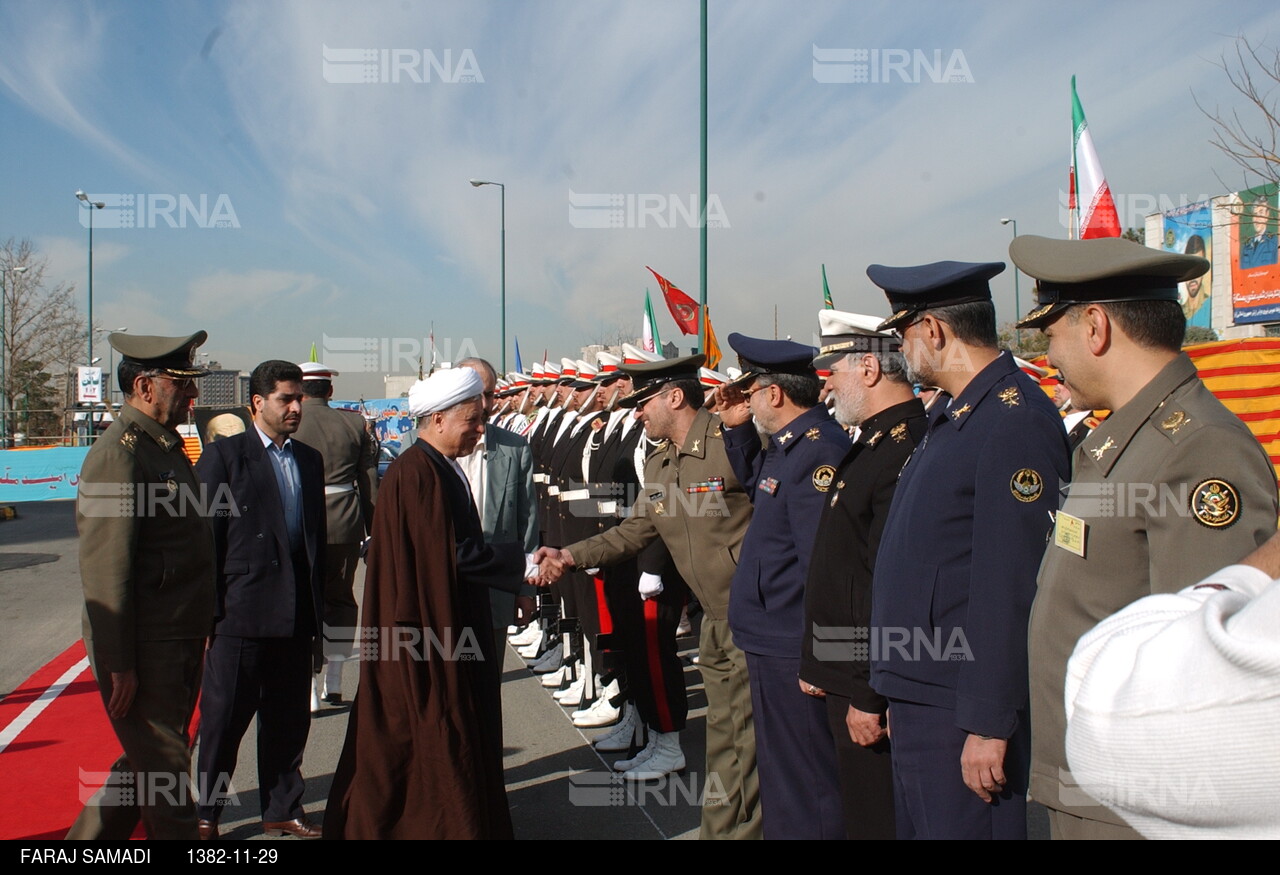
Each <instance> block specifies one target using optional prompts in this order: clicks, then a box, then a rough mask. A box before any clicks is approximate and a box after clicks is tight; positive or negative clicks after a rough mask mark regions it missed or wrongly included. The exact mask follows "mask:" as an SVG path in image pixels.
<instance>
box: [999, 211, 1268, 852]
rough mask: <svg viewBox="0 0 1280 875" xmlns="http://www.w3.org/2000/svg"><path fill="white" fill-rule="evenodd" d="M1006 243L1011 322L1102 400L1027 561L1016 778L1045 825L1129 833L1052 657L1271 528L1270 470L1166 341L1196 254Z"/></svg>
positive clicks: (1202, 265) (1075, 390) (1084, 833)
mask: <svg viewBox="0 0 1280 875" xmlns="http://www.w3.org/2000/svg"><path fill="white" fill-rule="evenodd" d="M1009 254H1010V256H1011V257H1012V258H1013V261H1014V263H1015V264H1016V265H1017V266H1018V267H1019V268H1021V269H1022V271H1023V273H1026V274H1028V275H1029V276H1032V277H1035V279H1036V280H1037V289H1036V302H1037V304H1038V306H1037V307H1036V309H1035V310H1033V311H1032V312H1031V313H1030V314H1028V315H1027V317H1026V318H1025V319H1023V320H1022V321H1021V322H1020V323H1018V327H1019V328H1039V329H1041V330H1042V331H1043V332H1044V333H1045V335H1046V336H1047V337H1048V338H1049V361H1050V364H1052V365H1053V366H1054V367H1056V368H1059V369H1060V370H1061V373H1062V376H1063V378H1064V379H1065V380H1066V383H1067V387H1068V388H1069V389H1070V390H1071V395H1072V402H1073V403H1074V404H1077V405H1078V406H1080V407H1083V408H1086V409H1096V408H1105V409H1109V410H1111V411H1112V413H1111V415H1110V416H1109V417H1108V418H1107V419H1106V420H1105V421H1104V422H1102V424H1101V425H1099V426H1098V427H1097V428H1096V429H1094V430H1093V432H1092V433H1091V434H1089V435H1088V436H1087V437H1085V438H1084V441H1083V442H1082V443H1081V444H1080V446H1079V447H1078V448H1077V449H1076V451H1075V454H1074V455H1073V457H1072V480H1071V487H1070V489H1069V491H1068V493H1067V500H1066V502H1065V504H1064V505H1063V507H1062V509H1061V510H1060V511H1059V512H1058V514H1057V518H1056V523H1055V525H1054V529H1053V538H1052V541H1051V543H1050V546H1049V548H1048V552H1047V554H1046V556H1045V561H1044V565H1043V566H1042V567H1041V569H1040V579H1039V588H1038V590H1037V592H1036V599H1035V606H1034V608H1033V610H1032V613H1031V633H1030V642H1031V645H1030V646H1031V664H1032V666H1033V669H1032V675H1031V684H1032V687H1031V689H1032V693H1031V695H1032V698H1031V713H1032V714H1033V715H1034V721H1035V723H1034V726H1033V739H1034V740H1033V745H1034V746H1033V750H1032V773H1031V790H1032V794H1033V795H1034V797H1035V799H1036V800H1037V801H1038V802H1041V803H1043V804H1044V805H1045V806H1047V807H1048V808H1049V816H1050V821H1049V822H1050V827H1051V830H1052V834H1053V836H1054V837H1055V838H1137V837H1138V834H1137V833H1136V832H1134V831H1133V830H1132V829H1131V828H1129V827H1128V826H1127V825H1125V823H1124V821H1123V820H1122V819H1121V818H1120V817H1119V816H1118V815H1116V814H1115V813H1114V812H1112V811H1111V810H1110V809H1108V808H1105V807H1104V806H1102V805H1101V804H1099V803H1098V802H1096V801H1095V800H1094V799H1092V798H1091V797H1090V796H1088V795H1087V794H1086V793H1084V792H1083V791H1082V790H1081V789H1080V788H1079V787H1077V786H1076V785H1075V784H1074V782H1073V781H1072V779H1071V776H1070V772H1069V771H1068V767H1067V760H1066V755H1065V752H1064V738H1065V734H1066V718H1065V715H1064V708H1063V688H1064V684H1065V678H1066V669H1067V660H1068V658H1070V656H1071V652H1072V650H1073V648H1074V647H1075V645H1076V641H1077V640H1078V639H1079V638H1080V636H1081V635H1083V634H1084V633H1085V632H1088V631H1089V630H1090V629H1092V628H1093V627H1094V626H1095V625H1096V624H1097V623H1098V622H1099V621H1101V620H1103V619H1105V618H1106V617H1107V616H1109V615H1111V614H1113V613H1115V612H1116V611H1118V610H1120V609H1121V608H1123V607H1125V606H1126V605H1128V604H1130V603H1131V602H1133V601H1136V600H1137V599H1139V598H1141V597H1143V596H1146V595H1150V594H1152V593H1167V592H1176V591H1177V590H1179V589H1181V588H1182V587H1183V586H1185V585H1186V583H1187V581H1194V580H1197V579H1199V578H1201V577H1203V576H1205V575H1206V574H1209V573H1210V572H1212V571H1214V570H1215V569H1217V568H1220V567H1222V566H1224V565H1229V564H1231V563H1233V562H1235V561H1236V560H1238V559H1239V558H1240V557H1241V556H1243V555H1245V554H1246V553H1248V552H1249V551H1251V550H1252V549H1253V548H1255V547H1257V546H1258V545H1260V544H1262V543H1263V542H1264V541H1265V540H1267V538H1268V537H1270V536H1271V535H1273V534H1275V530H1276V511H1277V508H1276V480H1275V471H1274V469H1273V468H1272V465H1271V461H1270V459H1268V457H1267V454H1266V452H1265V451H1264V450H1263V449H1262V447H1261V445H1260V444H1259V443H1258V441H1257V439H1256V438H1255V437H1254V436H1253V434H1252V433H1251V432H1250V431H1249V429H1248V427H1246V426H1245V424H1244V423H1243V422H1241V421H1240V419H1239V418H1238V417H1236V416H1235V415H1234V414H1232V413H1231V412H1230V411H1228V410H1227V409H1226V408H1225V407H1223V406H1222V403H1221V402H1220V401H1218V399H1217V398H1215V397H1214V396H1213V395H1212V394H1211V393H1210V392H1209V390H1208V389H1206V388H1205V387H1204V384H1203V383H1201V382H1200V378H1199V377H1198V376H1197V374H1196V369H1195V366H1194V365H1193V364H1192V363H1191V360H1190V359H1189V358H1187V356H1186V355H1185V354H1183V353H1182V352H1181V345H1182V338H1183V335H1184V333H1185V331H1186V319H1185V317H1184V315H1183V313H1182V308H1181V306H1180V305H1179V304H1178V283H1180V282H1186V281H1189V280H1193V279H1195V278H1196V277H1199V276H1201V275H1203V274H1204V273H1205V271H1207V270H1208V269H1209V262H1207V261H1206V260H1205V259H1203V258H1200V257H1199V256H1194V255H1182V254H1178V253H1170V252H1164V251H1162V250H1159V249H1149V248H1147V247H1145V246H1141V245H1139V244H1136V243H1132V242H1130V241H1127V240H1121V239H1105V240H1049V239H1046V238H1044V237H1035V236H1030V235H1028V236H1025V237H1019V238H1018V239H1017V241H1015V243H1014V245H1013V246H1011V247H1010V249H1009ZM1187 719H1189V720H1191V719H1194V717H1193V716H1190V715H1189V716H1188V718H1187ZM1117 792H1119V793H1124V794H1133V793H1141V792H1149V788H1148V787H1147V786H1146V785H1143V786H1142V787H1124V788H1117Z"/></svg>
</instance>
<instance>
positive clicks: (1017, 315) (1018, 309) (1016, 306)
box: [1000, 219, 1022, 347]
mask: <svg viewBox="0 0 1280 875" xmlns="http://www.w3.org/2000/svg"><path fill="white" fill-rule="evenodd" d="M1000 224H1001V225H1013V239H1014V240H1017V239H1018V220H1017V219H1001V220H1000ZM1021 318H1022V304H1021V303H1020V301H1019V298H1018V266H1017V265H1016V264H1015V265H1014V266H1013V322H1014V324H1015V325H1016V324H1017V323H1018V320H1019V319H1021ZM1014 330H1015V331H1017V338H1018V346H1019V347H1021V346H1022V332H1021V331H1018V330H1017V329H1014Z"/></svg>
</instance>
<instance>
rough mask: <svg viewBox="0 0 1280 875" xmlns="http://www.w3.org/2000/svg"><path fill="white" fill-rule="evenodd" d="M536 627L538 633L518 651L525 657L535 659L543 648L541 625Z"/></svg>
mask: <svg viewBox="0 0 1280 875" xmlns="http://www.w3.org/2000/svg"><path fill="white" fill-rule="evenodd" d="M534 628H535V629H537V635H535V636H534V638H533V640H532V641H531V642H529V643H528V644H526V645H525V646H524V647H521V648H520V649H519V650H518V651H517V652H518V653H519V654H520V655H521V656H523V657H524V658H525V659H533V658H534V657H535V656H537V655H538V653H539V651H541V650H542V628H541V627H534Z"/></svg>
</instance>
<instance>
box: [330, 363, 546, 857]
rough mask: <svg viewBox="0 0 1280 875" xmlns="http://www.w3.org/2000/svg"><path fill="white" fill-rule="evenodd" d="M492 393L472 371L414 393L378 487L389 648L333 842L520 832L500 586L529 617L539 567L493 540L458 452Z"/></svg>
mask: <svg viewBox="0 0 1280 875" xmlns="http://www.w3.org/2000/svg"><path fill="white" fill-rule="evenodd" d="M483 393H484V385H483V383H482V382H481V380H480V375H479V374H477V373H476V372H475V371H474V370H472V369H470V368H456V369H452V370H444V371H437V372H436V373H434V374H432V375H431V376H430V377H429V378H427V379H425V380H420V381H418V382H417V383H415V384H414V385H413V388H412V389H410V390H409V413H410V415H412V416H413V417H414V418H415V419H416V420H417V427H418V440H417V441H416V442H415V443H414V444H413V446H411V447H409V448H408V449H407V450H405V451H404V453H402V454H401V455H400V457H399V458H397V459H396V460H395V461H394V462H392V463H391V467H390V468H388V469H387V473H386V475H385V476H384V477H383V480H382V485H381V486H380V487H379V489H378V503H377V507H376V509H375V511H374V518H373V535H372V538H371V542H370V549H369V555H368V567H367V570H366V572H365V590H364V608H363V610H362V611H361V615H360V623H361V627H362V634H363V636H364V637H363V638H362V640H363V641H366V642H368V641H374V642H377V643H378V644H380V645H381V648H383V649H382V654H383V655H382V656H381V658H379V659H366V660H361V662H360V689H359V692H358V693H357V694H356V699H355V703H354V708H353V712H352V715H351V718H350V720H349V722H348V724H347V739H346V743H345V744H344V745H343V750H342V756H341V757H340V758H339V760H338V767H337V769H336V770H335V772H334V778H333V787H332V789H331V791H330V794H329V808H328V810H327V811H326V812H325V822H324V834H325V837H326V838H349V839H402V838H403V839H503V838H506V839H509V838H511V837H512V836H511V815H510V812H509V810H508V808H507V794H506V788H505V785H504V782H503V775H502V716H501V708H500V699H499V678H500V674H499V673H498V671H496V670H495V668H494V667H495V665H498V664H499V663H497V662H496V660H497V659H498V658H499V655H498V653H497V651H496V649H495V646H494V639H493V635H492V634H491V630H492V628H493V619H492V615H491V613H490V609H489V589H490V588H491V587H492V588H496V589H501V590H505V591H508V592H512V593H516V594H517V595H518V596H521V598H523V603H521V598H518V599H517V606H518V607H519V608H520V609H521V611H522V612H531V611H532V607H533V602H532V599H531V598H528V596H527V594H522V587H521V583H522V580H521V578H522V576H532V575H536V574H537V569H536V566H531V563H530V558H531V557H527V556H525V554H524V552H523V547H522V546H521V545H520V544H518V543H511V544H488V543H486V542H485V537H484V530H483V528H482V526H481V524H480V518H479V516H478V514H477V513H476V508H475V504H474V502H473V501H472V498H471V489H470V487H469V486H468V484H467V482H466V476H465V474H463V472H462V469H461V468H460V467H459V466H458V463H457V462H456V461H455V460H456V459H457V457H458V456H465V455H468V454H469V453H471V452H472V451H473V450H474V449H475V447H476V443H477V442H478V441H479V439H480V436H481V435H482V434H483V433H484V427H485V408H484V397H483ZM388 630H392V631H394V632H395V633H396V634H395V636H394V637H393V638H390V639H389V638H388V637H387V635H388ZM418 630H421V634H420V635H418V636H416V637H415V636H414V635H412V634H411V633H414V632H417V631H418ZM406 642H412V643H410V644H409V645H408V647H407V649H406V646H405V644H406ZM441 800H449V804H447V805H442V804H441Z"/></svg>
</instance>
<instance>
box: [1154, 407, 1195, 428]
mask: <svg viewBox="0 0 1280 875" xmlns="http://www.w3.org/2000/svg"><path fill="white" fill-rule="evenodd" d="M1190 421H1191V417H1190V416H1187V414H1186V413H1184V412H1183V411H1181V410H1175V411H1174V412H1173V413H1171V414H1169V415H1168V416H1167V417H1165V419H1164V420H1163V421H1162V422H1161V423H1160V427H1161V428H1163V429H1164V430H1165V431H1167V432H1169V433H1170V434H1177V433H1178V429H1180V428H1182V427H1183V426H1184V425H1186V424H1187V423H1188V422H1190Z"/></svg>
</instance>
